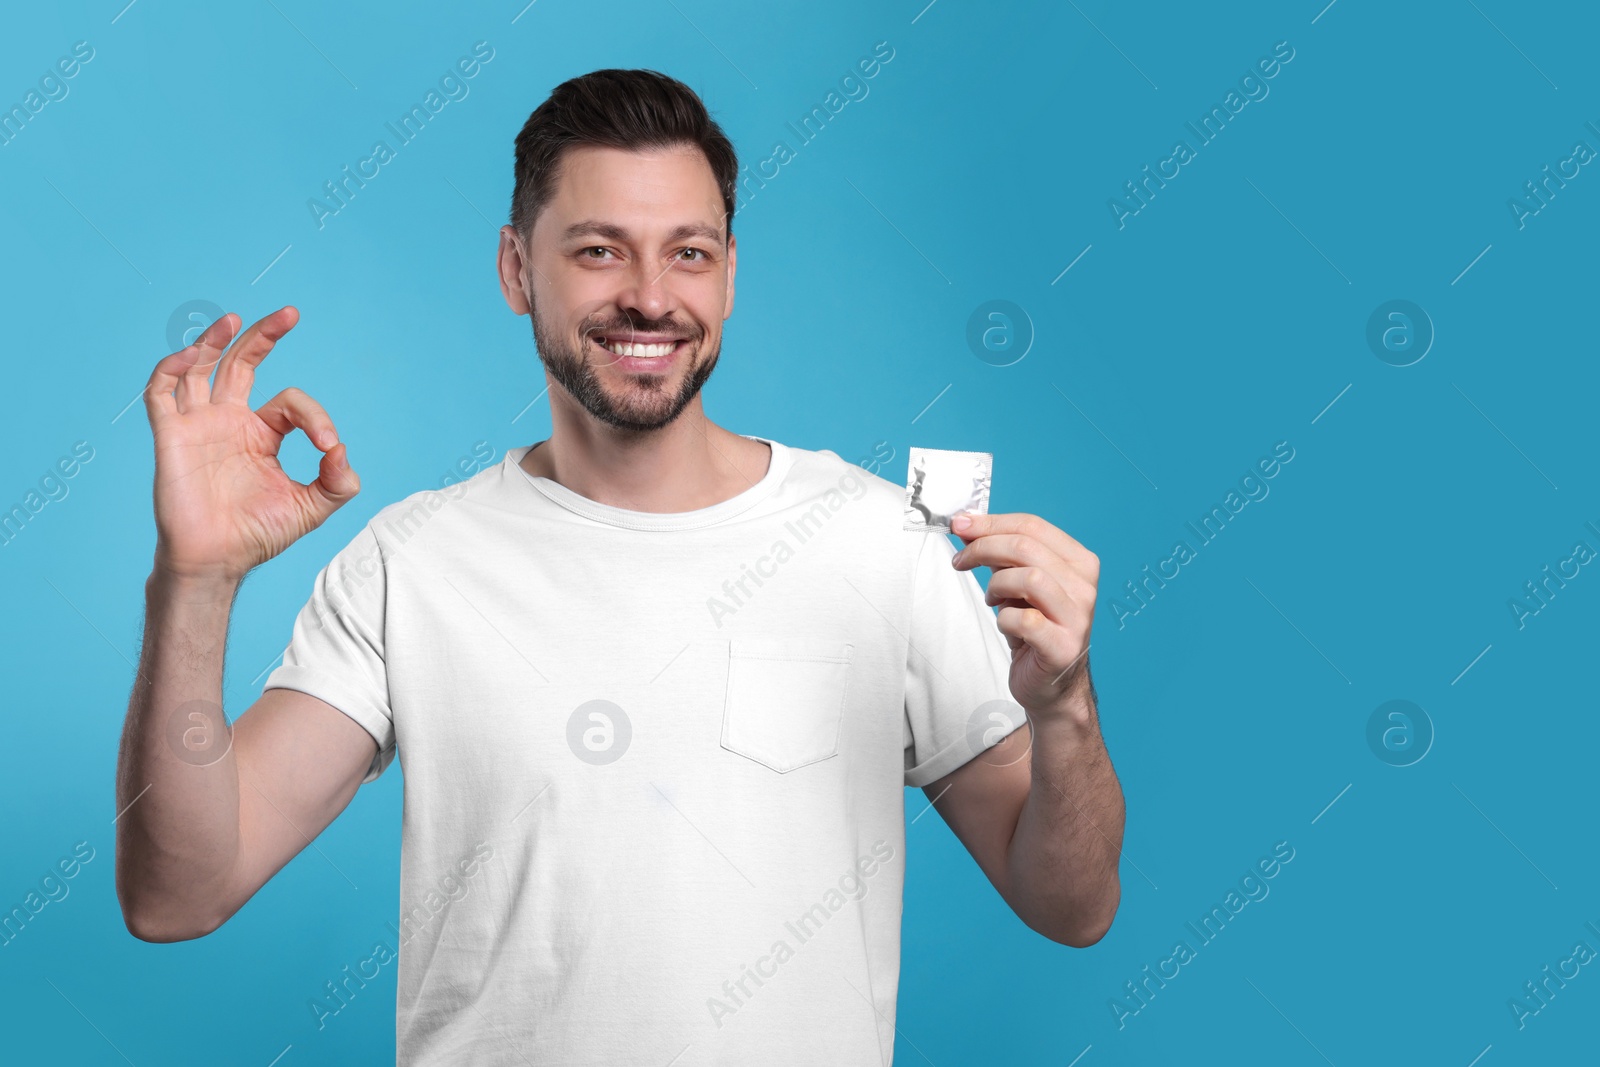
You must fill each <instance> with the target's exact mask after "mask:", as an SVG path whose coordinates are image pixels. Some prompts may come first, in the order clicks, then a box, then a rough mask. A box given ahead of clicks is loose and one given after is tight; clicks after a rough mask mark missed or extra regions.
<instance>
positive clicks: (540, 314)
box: [500, 145, 736, 430]
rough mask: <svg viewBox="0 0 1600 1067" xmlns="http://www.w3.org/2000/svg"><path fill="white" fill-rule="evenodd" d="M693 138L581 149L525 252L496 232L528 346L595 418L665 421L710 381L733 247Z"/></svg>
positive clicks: (727, 306) (504, 276)
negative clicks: (529, 331) (637, 147)
mask: <svg viewBox="0 0 1600 1067" xmlns="http://www.w3.org/2000/svg"><path fill="white" fill-rule="evenodd" d="M724 232H725V219H724V213H723V207H722V197H721V194H720V193H719V192H718V189H717V183H716V179H715V177H714V176H713V175H712V173H711V167H710V165H709V164H708V163H707V162H706V158H705V155H704V154H703V153H702V152H701V151H700V150H699V149H698V148H695V147H694V146H692V145H684V146H675V147H672V148H667V149H652V150H648V151H637V152H635V151H626V150H623V149H616V148H600V147H591V146H584V147H580V148H573V149H568V150H567V151H566V152H565V153H564V154H563V156H562V159H561V168H560V172H559V175H558V178H557V181H556V192H555V196H554V197H552V198H551V200H550V201H549V203H547V204H546V205H545V207H544V208H543V209H542V210H541V211H540V212H539V216H538V219H537V220H536V221H535V223H534V227H533V232H532V234H531V235H530V237H529V240H528V242H527V247H523V246H522V244H521V242H520V241H518V239H517V237H516V232H515V230H513V229H512V228H511V227H509V226H507V227H504V228H503V229H502V230H501V243H500V277H501V291H502V292H503V293H504V294H505V297H506V302H507V303H508V304H509V305H510V306H511V309H512V310H513V311H515V312H517V313H518V314H519V315H520V314H525V313H531V315H532V317H533V337H534V344H535V345H536V347H537V348H538V351H539V358H540V360H541V361H542V362H543V363H544V366H545V368H546V369H547V370H548V371H549V373H550V376H551V377H552V378H553V379H555V381H556V382H557V383H559V384H560V385H561V386H562V387H563V388H564V389H565V390H566V391H567V392H569V393H571V394H572V396H573V397H574V398H575V399H576V400H577V401H578V403H580V404H581V405H582V406H583V407H584V408H585V409H586V410H587V411H588V412H589V413H590V414H591V415H593V416H594V417H595V418H597V419H600V420H601V421H603V422H606V423H608V424H610V425H612V426H615V427H619V428H622V429H629V430H655V429H659V428H660V427H662V426H665V425H667V424H668V423H670V422H672V420H673V419H675V418H677V417H678V415H679V413H681V412H682V411H683V409H684V408H685V407H687V406H688V405H689V403H690V402H691V401H692V400H693V399H694V398H695V396H696V395H697V394H698V393H699V391H700V387H701V386H702V385H704V384H705V382H706V379H708V378H709V377H710V376H711V371H712V369H713V368H714V367H715V365H716V361H717V356H718V355H719V353H720V352H721V349H722V323H723V320H724V319H726V318H727V317H728V316H729V315H731V314H732V313H733V276H734V265H735V258H736V257H735V249H734V245H735V243H736V242H734V241H732V240H730V241H729V243H728V247H727V248H726V249H725V248H724V247H723V242H722V235H723V233H724Z"/></svg>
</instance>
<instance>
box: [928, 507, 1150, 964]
mask: <svg viewBox="0 0 1600 1067" xmlns="http://www.w3.org/2000/svg"><path fill="white" fill-rule="evenodd" d="M952 526H953V528H954V531H955V533H956V534H957V535H958V536H960V537H961V538H962V539H963V540H964V541H966V542H967V545H966V547H965V548H963V549H962V550H961V551H960V552H959V553H957V554H956V556H955V558H954V560H953V561H952V563H953V565H954V566H955V567H956V568H957V569H958V570H970V569H972V568H974V567H980V566H987V567H989V568H990V572H991V573H990V578H989V588H988V590H987V592H986V594H985V601H986V602H987V603H988V604H989V605H990V606H991V607H999V609H1000V610H999V613H998V616H997V619H996V622H997V625H998V627H999V629H1000V631H1001V633H1003V634H1004V635H1005V638H1006V641H1007V643H1008V644H1009V645H1010V646H1011V655H1012V662H1011V672H1010V687H1011V693H1012V696H1013V697H1015V698H1016V701H1017V703H1019V704H1021V705H1022V707H1023V708H1024V709H1025V710H1026V711H1027V713H1028V724H1027V725H1026V726H1025V727H1023V728H1019V729H1017V730H1014V731H1012V732H1011V733H1010V734H1009V735H1008V736H1007V737H1006V738H1005V739H1004V740H1003V741H1001V742H1000V743H999V744H998V745H995V746H993V747H992V748H990V749H988V750H987V751H985V752H984V753H983V754H982V755H980V756H978V757H977V758H975V759H973V760H970V761H968V762H967V763H966V764H965V765H964V766H962V767H959V768H957V769H956V770H955V771H953V772H951V773H950V774H947V775H945V776H944V777H943V778H940V779H938V780H937V781H934V782H931V783H929V784H928V785H927V786H926V787H925V790H926V792H927V795H928V796H929V798H930V799H931V800H933V801H935V806H936V807H937V808H938V809H939V812H940V814H941V815H942V816H943V817H944V820H945V822H946V823H948V824H949V825H950V828H951V829H952V830H953V831H954V832H955V834H956V836H957V837H959V838H960V839H961V842H962V844H964V845H966V847H967V851H969V852H970V853H972V857H973V859H975V860H976V861H977V862H978V866H979V867H981V868H982V869H983V872H984V874H985V875H987V876H988V878H989V881H990V882H992V883H993V884H994V887H995V888H996V889H997V890H998V891H999V892H1000V895H1001V896H1002V897H1003V898H1004V899H1005V901H1006V903H1007V904H1009V905H1010V906H1011V909H1012V910H1013V911H1015V912H1016V913H1017V916H1018V917H1019V918H1021V919H1022V920H1023V922H1025V923H1027V924H1028V925H1029V926H1030V927H1032V928H1033V929H1035V930H1037V931H1038V932H1040V933H1041V934H1043V935H1044V936H1046V937H1048V938H1050V939H1051V940H1053V941H1059V942H1061V943H1062V944H1067V945H1073V946H1076V947H1080V948H1081V947H1085V946H1088V945H1092V944H1094V943H1095V942H1096V941H1098V940H1100V939H1101V938H1102V937H1104V936H1105V933H1106V931H1107V930H1109V929H1110V928H1111V921H1112V918H1113V917H1114V916H1115V915H1116V912H1117V905H1118V903H1119V902H1120V900H1121V896H1122V887H1121V881H1120V879H1119V877H1118V873H1117V866H1118V860H1119V859H1120V857H1121V854H1122V832H1123V819H1124V805H1123V799H1122V788H1121V786H1120V785H1119V784H1118V782H1117V776H1116V772H1115V771H1114V770H1113V769H1112V767H1111V758H1110V756H1109V755H1108V754H1107V753H1106V747H1105V742H1104V740H1103V739H1102V738H1101V736H1100V721H1099V707H1098V701H1097V699H1096V697H1095V692H1094V685H1093V683H1092V682H1091V681H1090V678H1089V662H1088V653H1089V629H1090V626H1091V625H1092V623H1093V620H1094V602H1095V593H1096V587H1097V586H1098V584H1099V580H1100V560H1099V558H1098V557H1096V556H1095V555H1094V553H1092V552H1090V551H1089V550H1088V549H1087V548H1085V547H1084V546H1083V545H1081V544H1079V543H1078V542H1077V541H1076V540H1074V539H1073V538H1072V537H1070V536H1068V535H1067V534H1066V533H1065V532H1063V531H1062V530H1060V529H1058V528H1057V527H1055V526H1052V525H1051V524H1050V523H1048V522H1046V521H1044V520H1043V519H1041V518H1039V517H1038V516H1036V515H1026V514H1005V515H966V516H957V517H956V519H955V521H954V522H953V523H952Z"/></svg>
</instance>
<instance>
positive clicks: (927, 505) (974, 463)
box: [903, 447, 994, 533]
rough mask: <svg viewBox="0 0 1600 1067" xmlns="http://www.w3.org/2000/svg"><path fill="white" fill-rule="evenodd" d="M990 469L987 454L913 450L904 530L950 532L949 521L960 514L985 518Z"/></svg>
mask: <svg viewBox="0 0 1600 1067" xmlns="http://www.w3.org/2000/svg"><path fill="white" fill-rule="evenodd" d="M993 466H994V456H993V455H992V454H991V453H988V452H954V451H949V450H946V449H942V448H915V447H914V448H912V449H911V459H910V463H909V466H908V470H907V472H906V508H905V522H904V523H903V528H904V529H907V530H916V531H919V532H924V533H925V532H928V531H932V530H943V531H944V532H946V533H949V532H950V520H951V518H953V517H954V516H955V515H957V514H958V513H960V512H963V511H969V512H972V513H973V514H975V515H987V514H988V513H989V478H990V474H991V471H992V468H993Z"/></svg>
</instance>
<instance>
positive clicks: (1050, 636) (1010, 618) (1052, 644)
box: [995, 608, 1078, 671]
mask: <svg viewBox="0 0 1600 1067" xmlns="http://www.w3.org/2000/svg"><path fill="white" fill-rule="evenodd" d="M995 625H997V626H998V627H999V628H1000V632H1001V633H1003V634H1005V635H1006V637H1007V638H1009V639H1014V641H1020V642H1022V644H1025V645H1027V646H1028V647H1029V648H1031V649H1033V650H1034V652H1035V653H1036V654H1037V655H1038V657H1039V660H1040V662H1041V663H1043V664H1044V666H1045V669H1047V670H1050V671H1062V670H1066V669H1067V667H1069V666H1070V665H1071V664H1072V661H1073V660H1074V658H1075V657H1076V656H1077V655H1078V653H1077V651H1076V650H1075V649H1074V648H1073V644H1074V642H1073V640H1072V638H1071V637H1069V636H1068V634H1067V631H1066V630H1064V629H1062V628H1061V627H1060V626H1057V625H1056V624H1055V623H1053V622H1051V621H1050V620H1049V619H1047V618H1045V617H1044V614H1043V613H1042V612H1040V611H1039V610H1038V609H1037V608H1001V609H1000V614H999V615H997V616H996V617H995ZM1011 647H1012V648H1013V649H1015V648H1017V647H1018V645H1017V644H1015V643H1013V644H1012V645H1011Z"/></svg>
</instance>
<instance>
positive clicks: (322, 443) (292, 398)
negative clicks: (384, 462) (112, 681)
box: [256, 386, 339, 455]
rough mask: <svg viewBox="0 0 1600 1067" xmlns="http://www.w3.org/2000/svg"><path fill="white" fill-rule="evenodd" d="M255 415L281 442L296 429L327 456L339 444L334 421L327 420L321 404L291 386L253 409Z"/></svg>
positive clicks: (326, 414)
mask: <svg viewBox="0 0 1600 1067" xmlns="http://www.w3.org/2000/svg"><path fill="white" fill-rule="evenodd" d="M256 414H257V415H258V416H260V418H261V421H262V422H264V423H266V424H267V427H268V428H269V429H271V430H272V432H273V433H275V434H277V435H278V439H279V441H280V442H281V441H282V439H283V438H285V437H287V436H288V435H289V434H290V433H292V432H294V430H296V429H299V430H300V431H301V432H303V433H304V434H305V435H306V437H307V438H308V439H309V440H310V441H311V443H312V444H313V445H315V446H316V447H317V449H318V451H321V452H324V453H326V452H328V451H330V450H331V449H332V448H333V446H334V445H336V444H338V443H339V433H338V431H337V430H335V429H334V428H333V419H331V418H329V417H328V413H327V412H326V411H324V410H323V408H322V405H321V404H319V403H317V402H316V401H315V400H312V399H311V398H310V397H309V396H307V395H306V394H305V392H304V391H302V390H300V389H296V388H295V387H294V386H290V387H289V388H287V389H285V390H284V391H283V392H281V393H279V394H278V395H277V396H275V397H273V398H272V399H271V400H268V401H267V402H266V403H265V404H262V405H261V406H260V407H259V408H257V409H256ZM274 455H276V450H274Z"/></svg>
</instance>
